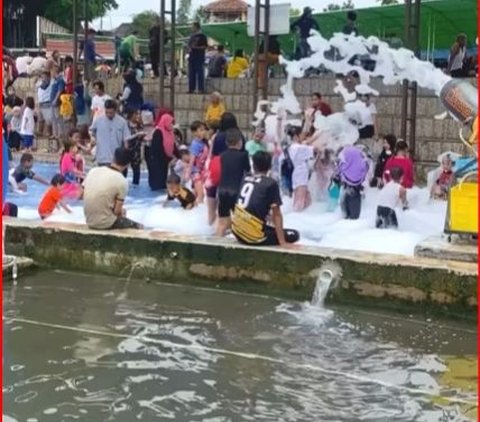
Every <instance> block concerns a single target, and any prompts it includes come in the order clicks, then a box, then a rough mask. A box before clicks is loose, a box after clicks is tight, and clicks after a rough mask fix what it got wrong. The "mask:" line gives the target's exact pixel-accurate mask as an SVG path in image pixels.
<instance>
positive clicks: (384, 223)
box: [375, 167, 408, 229]
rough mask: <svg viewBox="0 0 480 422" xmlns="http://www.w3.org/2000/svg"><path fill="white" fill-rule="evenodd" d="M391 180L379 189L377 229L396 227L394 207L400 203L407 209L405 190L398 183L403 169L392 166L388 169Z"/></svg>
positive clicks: (396, 220)
mask: <svg viewBox="0 0 480 422" xmlns="http://www.w3.org/2000/svg"><path fill="white" fill-rule="evenodd" d="M390 176H391V178H392V179H391V180H390V182H388V183H387V184H386V185H385V186H384V187H383V189H382V190H381V191H380V195H379V197H378V206H377V221H376V224H375V226H376V227H377V229H393V228H395V229H396V228H398V219H397V214H396V212H395V209H396V208H398V207H399V205H402V207H403V209H404V210H405V209H407V207H408V202H407V190H406V189H405V188H404V187H403V186H402V185H401V184H400V183H401V181H402V177H403V170H402V169H401V168H400V167H394V168H392V169H391V170H390Z"/></svg>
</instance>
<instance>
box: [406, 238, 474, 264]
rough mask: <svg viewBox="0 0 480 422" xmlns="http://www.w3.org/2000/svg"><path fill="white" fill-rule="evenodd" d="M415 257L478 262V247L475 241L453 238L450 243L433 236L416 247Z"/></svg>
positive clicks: (445, 239)
mask: <svg viewBox="0 0 480 422" xmlns="http://www.w3.org/2000/svg"><path fill="white" fill-rule="evenodd" d="M415 257H418V258H436V259H441V260H445V261H460V262H477V261H478V247H477V242H476V241H475V240H473V239H472V240H465V239H459V238H458V237H456V236H453V237H452V241H451V242H448V240H447V238H446V237H444V236H433V237H429V238H427V239H425V240H424V241H422V242H420V243H419V244H418V245H417V246H416V247H415Z"/></svg>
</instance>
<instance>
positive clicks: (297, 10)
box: [290, 8, 302, 17]
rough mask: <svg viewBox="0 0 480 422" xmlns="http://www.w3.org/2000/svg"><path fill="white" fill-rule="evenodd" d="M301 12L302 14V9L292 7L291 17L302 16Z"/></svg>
mask: <svg viewBox="0 0 480 422" xmlns="http://www.w3.org/2000/svg"><path fill="white" fill-rule="evenodd" d="M301 14H302V11H301V10H300V9H295V8H292V9H290V16H291V17H294V16H300V15H301Z"/></svg>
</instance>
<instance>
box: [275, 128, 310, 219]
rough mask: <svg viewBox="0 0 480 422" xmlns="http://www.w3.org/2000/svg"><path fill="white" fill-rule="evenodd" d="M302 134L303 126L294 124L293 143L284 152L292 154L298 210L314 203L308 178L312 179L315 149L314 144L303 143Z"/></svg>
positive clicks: (294, 197)
mask: <svg viewBox="0 0 480 422" xmlns="http://www.w3.org/2000/svg"><path fill="white" fill-rule="evenodd" d="M301 134H302V128H301V127H299V126H292V127H291V128H290V129H289V131H288V135H289V137H290V138H291V140H292V142H293V143H292V145H290V146H289V147H287V148H286V149H285V152H284V154H288V155H289V156H290V160H291V164H293V171H292V190H293V210H294V211H296V212H300V211H303V210H304V209H306V208H308V207H309V206H310V205H311V203H312V197H311V195H310V191H309V190H308V180H309V179H310V166H309V163H310V162H311V161H312V160H313V158H314V149H313V146H310V145H303V144H302V140H301V138H300V135H301ZM282 167H283V165H282Z"/></svg>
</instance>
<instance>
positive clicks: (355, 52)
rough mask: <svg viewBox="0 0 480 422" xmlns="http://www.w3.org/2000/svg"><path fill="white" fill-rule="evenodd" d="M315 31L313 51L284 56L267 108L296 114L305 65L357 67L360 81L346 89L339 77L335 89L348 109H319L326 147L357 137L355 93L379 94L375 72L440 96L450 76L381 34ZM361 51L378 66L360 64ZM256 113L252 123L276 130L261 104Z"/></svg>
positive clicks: (345, 70) (389, 81)
mask: <svg viewBox="0 0 480 422" xmlns="http://www.w3.org/2000/svg"><path fill="white" fill-rule="evenodd" d="M313 34H314V35H312V36H311V37H310V38H309V39H308V42H309V44H310V47H311V50H312V55H311V56H309V57H306V58H303V59H301V60H298V61H288V60H286V59H285V58H283V57H281V59H280V62H281V64H283V65H284V66H285V69H286V72H287V81H286V83H285V85H283V86H282V87H281V98H280V99H278V100H277V101H275V102H272V103H269V109H270V110H269V111H270V112H271V113H273V114H275V115H277V114H279V113H287V114H289V115H293V116H295V115H299V114H300V113H301V112H302V109H301V107H300V104H299V102H298V100H297V98H296V97H295V93H294V89H293V82H294V80H295V79H297V78H302V77H303V76H304V74H305V71H307V70H308V69H310V68H315V69H321V68H323V69H326V70H328V71H331V72H333V73H335V74H341V75H348V74H349V73H351V72H353V71H355V72H357V74H358V77H359V81H358V84H357V86H356V87H355V89H354V90H353V91H352V90H351V89H347V88H346V87H345V86H344V84H343V81H341V80H338V81H337V87H336V88H335V90H334V91H335V92H336V93H338V94H340V95H342V97H343V99H344V101H345V107H344V112H342V113H334V114H332V115H330V116H328V117H324V116H321V115H320V116H318V117H317V119H316V121H315V123H314V125H315V127H316V128H317V129H318V130H320V131H323V132H324V133H325V135H326V136H325V138H326V139H327V140H326V141H325V142H324V145H323V146H324V147H325V146H326V147H331V148H332V149H337V148H338V147H341V146H343V145H352V144H354V143H355V142H356V141H357V140H358V137H359V136H358V124H359V123H361V122H359V120H358V116H359V115H360V113H359V108H360V107H364V104H363V103H362V102H361V101H360V100H358V99H357V93H359V94H372V95H378V92H377V91H376V90H375V89H373V88H372V87H371V86H370V83H371V80H372V78H381V79H382V82H383V84H385V85H394V84H397V83H399V82H402V81H403V80H405V79H407V80H410V81H414V82H417V84H418V85H419V86H420V87H423V88H427V89H430V90H432V91H434V92H435V94H436V95H438V96H440V93H441V92H442V88H443V87H444V86H445V85H446V84H447V83H448V82H449V81H450V80H451V78H450V76H448V75H446V74H445V73H443V72H442V71H441V70H440V69H438V68H435V67H434V66H433V64H432V63H430V62H426V61H422V60H420V59H419V58H417V57H415V55H414V53H413V52H412V51H410V50H408V49H405V48H400V49H393V48H391V47H390V46H389V45H388V44H387V43H386V42H384V41H381V40H380V39H378V38H377V37H373V36H372V37H368V38H365V37H361V36H358V37H356V36H354V35H349V36H347V35H345V34H341V33H337V34H335V35H334V36H333V37H332V38H331V39H330V40H327V39H325V38H323V37H322V36H321V35H320V34H319V33H317V32H313ZM360 56H368V57H369V58H370V59H371V60H373V61H374V62H375V67H374V69H373V70H366V69H364V68H363V67H362V66H360V65H359V64H357V62H356V60H355V58H356V57H360ZM467 85H469V84H468V83H467ZM264 105H265V103H262V106H264ZM447 110H449V109H448V107H447ZM449 112H451V110H449ZM255 118H256V121H255V122H254V125H258V124H259V123H260V122H261V121H263V120H264V121H265V126H266V130H267V134H269V135H273V136H274V135H275V131H276V123H275V121H276V117H275V116H268V117H267V113H262V112H261V107H260V104H259V107H258V108H257V112H256V113H255ZM294 118H295V117H294Z"/></svg>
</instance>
